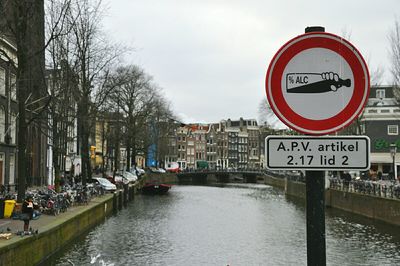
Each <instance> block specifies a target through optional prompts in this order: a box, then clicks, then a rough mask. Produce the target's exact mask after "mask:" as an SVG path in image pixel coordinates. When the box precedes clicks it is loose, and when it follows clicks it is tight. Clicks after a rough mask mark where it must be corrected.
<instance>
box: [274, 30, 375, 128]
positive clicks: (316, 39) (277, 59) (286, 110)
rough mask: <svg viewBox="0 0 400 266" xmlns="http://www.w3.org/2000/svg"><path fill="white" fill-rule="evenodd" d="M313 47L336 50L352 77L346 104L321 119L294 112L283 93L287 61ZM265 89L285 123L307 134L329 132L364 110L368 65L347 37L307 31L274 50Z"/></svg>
mask: <svg viewBox="0 0 400 266" xmlns="http://www.w3.org/2000/svg"><path fill="white" fill-rule="evenodd" d="M346 44H347V45H346ZM312 48H325V49H329V50H331V51H333V52H335V53H337V54H338V55H339V56H341V57H342V58H343V59H344V60H346V62H347V63H348V65H349V66H350V68H351V71H352V72H353V77H354V90H353V95H352V97H351V99H350V101H349V102H348V104H347V106H346V107H345V108H344V109H343V110H342V111H340V112H339V113H338V114H336V115H335V116H333V117H331V118H327V119H322V120H314V119H309V118H305V117H303V116H301V115H299V114H297V113H296V112H295V111H294V110H292V108H291V107H290V106H289V105H288V104H287V102H286V100H285V98H284V96H283V93H282V78H283V72H284V70H285V68H286V66H287V64H288V63H289V61H290V60H291V59H292V58H293V57H294V56H296V55H297V54H299V53H300V52H302V51H304V50H307V49H312ZM269 84H271V85H269ZM266 92H267V98H268V101H269V104H270V106H271V108H272V110H273V111H274V112H275V114H276V115H277V116H278V117H279V119H280V120H281V121H282V122H284V123H285V124H286V125H287V126H289V127H290V128H292V129H294V130H297V131H300V132H302V133H306V134H313V135H323V134H328V133H332V132H335V131H337V130H339V129H341V128H343V127H345V126H347V125H349V124H350V123H351V122H352V121H353V120H354V119H356V118H357V117H358V115H359V114H360V113H361V111H362V110H363V106H364V105H365V103H366V101H367V99H368V95H369V74H368V68H367V66H366V64H365V61H364V59H363V58H362V56H361V54H360V53H359V52H358V51H357V49H356V48H355V47H354V46H353V45H352V44H350V43H349V42H347V41H346V40H344V39H342V38H340V37H338V36H336V35H333V34H329V33H324V32H314V33H307V34H303V35H300V36H298V37H296V38H294V39H292V40H290V41H289V42H287V43H286V44H285V45H284V46H282V48H281V49H280V50H279V51H278V52H277V53H276V54H275V56H274V58H273V59H272V61H271V63H270V65H269V67H268V71H267V77H266Z"/></svg>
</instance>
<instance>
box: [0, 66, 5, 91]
mask: <svg viewBox="0 0 400 266" xmlns="http://www.w3.org/2000/svg"><path fill="white" fill-rule="evenodd" d="M0 94H1V95H6V71H5V69H4V68H1V67H0Z"/></svg>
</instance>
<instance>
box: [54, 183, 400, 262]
mask: <svg viewBox="0 0 400 266" xmlns="http://www.w3.org/2000/svg"><path fill="white" fill-rule="evenodd" d="M305 228H306V218H305V206H304V203H303V202H302V201H298V200H294V199H289V198H287V197H286V196H285V195H284V194H283V192H282V191H281V190H278V189H276V188H273V187H270V186H266V185H255V184H253V185H227V186H225V187H210V186H174V187H173V188H172V189H171V191H170V193H169V194H168V195H163V196H145V195H138V196H136V198H135V200H134V201H133V202H131V203H129V205H128V206H127V207H126V208H124V209H123V210H122V211H120V212H118V214H116V215H114V216H112V217H110V218H108V219H106V220H105V222H104V223H102V224H100V225H99V226H97V227H96V228H94V229H93V230H92V231H91V232H89V233H88V234H86V235H84V236H82V237H81V239H79V240H78V241H76V242H75V243H74V244H72V245H70V246H69V247H67V248H66V249H64V250H63V252H62V253H60V254H57V255H56V256H55V257H53V258H51V259H50V260H49V261H48V262H47V263H48V264H51V265H191V266H192V265H222V266H226V265H231V266H234V265H246V266H247V265H306V264H307V258H306V253H307V252H306V231H305ZM326 235H327V236H326V246H327V264H328V265H400V230H399V229H398V228H397V227H394V226H389V225H386V224H383V223H379V222H373V221H371V220H369V219H366V218H363V217H360V216H355V215H351V214H349V213H345V212H341V211H337V210H332V209H328V210H327V213H326Z"/></svg>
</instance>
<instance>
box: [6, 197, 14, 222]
mask: <svg viewBox="0 0 400 266" xmlns="http://www.w3.org/2000/svg"><path fill="white" fill-rule="evenodd" d="M15 203H16V201H15V200H5V201H4V218H10V217H11V215H12V212H13V210H14V206H15Z"/></svg>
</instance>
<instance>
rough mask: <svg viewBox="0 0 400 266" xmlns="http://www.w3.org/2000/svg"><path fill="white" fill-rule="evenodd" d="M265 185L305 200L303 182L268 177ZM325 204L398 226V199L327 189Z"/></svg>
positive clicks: (399, 217)
mask: <svg viewBox="0 0 400 266" xmlns="http://www.w3.org/2000/svg"><path fill="white" fill-rule="evenodd" d="M265 183H266V184H267V185H271V186H274V187H279V188H281V189H283V190H284V191H285V194H286V195H289V196H292V197H296V198H300V199H304V200H305V198H306V186H305V183H303V182H297V181H291V180H289V179H288V178H276V177H273V176H269V175H268V176H266V178H265ZM325 204H326V207H330V208H336V209H339V210H343V211H347V212H351V213H354V214H358V215H362V216H365V217H368V218H371V219H375V220H378V221H383V222H386V223H389V224H392V225H397V226H400V200H398V199H394V198H383V197H379V196H374V195H367V194H362V193H357V192H349V191H342V190H338V189H333V188H327V189H326V190H325Z"/></svg>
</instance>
